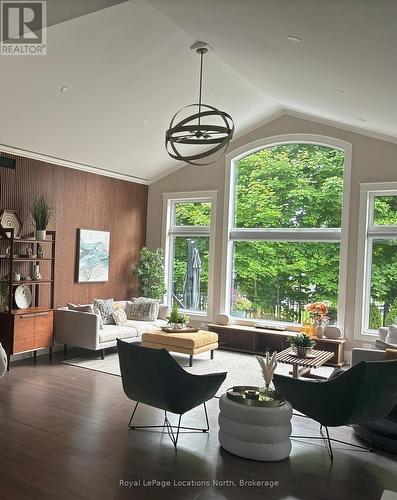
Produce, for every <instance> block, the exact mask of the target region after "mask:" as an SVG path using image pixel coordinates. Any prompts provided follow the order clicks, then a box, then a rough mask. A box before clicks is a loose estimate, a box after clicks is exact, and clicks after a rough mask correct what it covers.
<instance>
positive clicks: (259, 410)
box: [218, 394, 292, 462]
mask: <svg viewBox="0 0 397 500" xmlns="http://www.w3.org/2000/svg"><path fill="white" fill-rule="evenodd" d="M219 409H220V413H219V417H218V422H219V434H218V439H219V443H220V445H221V446H222V448H224V449H225V450H227V451H229V452H230V453H233V454H234V455H238V456H239V457H243V458H250V459H252V460H261V461H266V462H273V461H278V460H283V459H284V458H287V457H288V456H289V454H290V453H291V439H290V436H291V417H292V407H291V405H290V403H288V401H286V402H285V403H284V404H283V405H282V406H278V407H273V408H268V407H258V406H246V405H243V404H240V403H236V402H235V401H232V400H231V399H229V398H228V397H227V395H226V394H223V395H222V396H221V397H220V399H219Z"/></svg>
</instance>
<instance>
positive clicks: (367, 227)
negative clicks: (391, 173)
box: [354, 182, 397, 342]
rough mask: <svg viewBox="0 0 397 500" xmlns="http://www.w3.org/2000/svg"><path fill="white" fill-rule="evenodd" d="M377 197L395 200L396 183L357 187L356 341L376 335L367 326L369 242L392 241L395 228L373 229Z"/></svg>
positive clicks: (373, 338)
mask: <svg viewBox="0 0 397 500" xmlns="http://www.w3.org/2000/svg"><path fill="white" fill-rule="evenodd" d="M377 196H397V182H372V183H360V205H359V207H360V208H359V210H360V212H359V214H360V215H359V226H358V241H357V271H356V275H357V280H356V281H357V288H356V290H357V291H356V314H355V325H356V328H355V331H354V338H355V339H356V340H364V341H367V342H368V341H372V340H376V339H377V337H378V336H377V332H376V331H375V330H370V329H369V325H368V319H369V307H370V303H371V268H372V241H373V240H374V239H396V240H397V224H396V225H392V226H390V225H376V226H375V225H374V224H373V218H374V201H375V198H376V197H377Z"/></svg>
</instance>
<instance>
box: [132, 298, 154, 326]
mask: <svg viewBox="0 0 397 500" xmlns="http://www.w3.org/2000/svg"><path fill="white" fill-rule="evenodd" d="M159 308H160V304H159V301H158V300H157V299H149V298H147V297H139V298H137V299H131V301H129V302H128V304H127V308H126V313H127V318H128V319H135V320H141V321H155V320H156V319H157V318H158V315H159Z"/></svg>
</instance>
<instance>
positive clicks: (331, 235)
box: [230, 228, 341, 242]
mask: <svg viewBox="0 0 397 500" xmlns="http://www.w3.org/2000/svg"><path fill="white" fill-rule="evenodd" d="M340 239H341V230H340V228H270V229H268V228H267V229H240V228H238V229H232V230H231V231H230V240H232V241H261V240H264V241H266V240H267V241H269V240H270V241H320V242H321V241H329V242H339V241H340Z"/></svg>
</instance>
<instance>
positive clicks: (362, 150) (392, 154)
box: [147, 115, 397, 350]
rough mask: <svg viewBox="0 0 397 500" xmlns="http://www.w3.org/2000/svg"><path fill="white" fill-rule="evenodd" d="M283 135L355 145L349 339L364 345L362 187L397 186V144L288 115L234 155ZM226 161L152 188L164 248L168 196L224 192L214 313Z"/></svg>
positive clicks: (152, 209) (153, 215) (156, 233)
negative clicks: (358, 301)
mask: <svg viewBox="0 0 397 500" xmlns="http://www.w3.org/2000/svg"><path fill="white" fill-rule="evenodd" d="M282 134H318V135H322V136H328V137H331V138H335V139H339V140H342V141H346V142H348V143H350V144H351V145H352V166H351V167H352V170H351V189H350V209H349V235H348V258H347V277H346V278H347V292H346V296H347V300H346V321H345V336H346V339H347V340H348V344H347V349H348V350H350V349H351V348H352V347H354V345H362V343H360V342H357V341H354V340H353V327H354V315H355V282H356V261H357V244H358V242H357V235H358V214H359V183H361V182H387V181H397V144H394V143H391V142H386V141H384V140H380V139H375V138H372V137H368V136H365V135H361V134H358V133H354V132H350V131H348V130H344V129H340V128H337V127H335V126H330V125H325V124H320V123H317V122H315V121H311V120H309V119H302V118H297V117H294V116H289V115H284V116H281V117H278V118H276V119H274V120H273V121H271V122H269V123H267V124H265V125H263V126H260V127H258V128H257V129H255V130H253V131H251V132H249V133H247V134H245V135H244V136H242V137H239V138H238V139H235V140H234V141H232V143H231V144H230V146H229V150H228V152H227V153H228V155H229V153H232V152H233V150H237V149H239V148H241V147H242V146H244V145H246V144H249V143H251V142H253V141H256V140H259V139H266V138H267V137H271V136H275V135H282ZM224 182H225V158H224V157H222V158H221V159H219V160H218V161H217V162H216V163H214V164H212V165H209V166H205V167H192V166H184V167H183V168H181V169H179V170H177V171H175V172H173V173H171V174H170V175H168V176H166V177H163V178H162V179H160V180H158V181H156V182H154V183H153V184H151V185H150V186H149V199H148V223H147V245H148V246H149V247H150V248H157V247H160V246H161V236H162V227H161V226H162V194H163V193H166V192H183V191H200V190H213V189H215V190H218V204H217V226H216V240H215V276H214V282H215V290H214V303H213V306H214V307H213V311H214V314H216V313H217V312H218V311H219V304H220V296H221V291H220V277H221V260H222V256H221V250H222V231H223V211H224V203H223V201H224V199H223V198H224Z"/></svg>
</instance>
